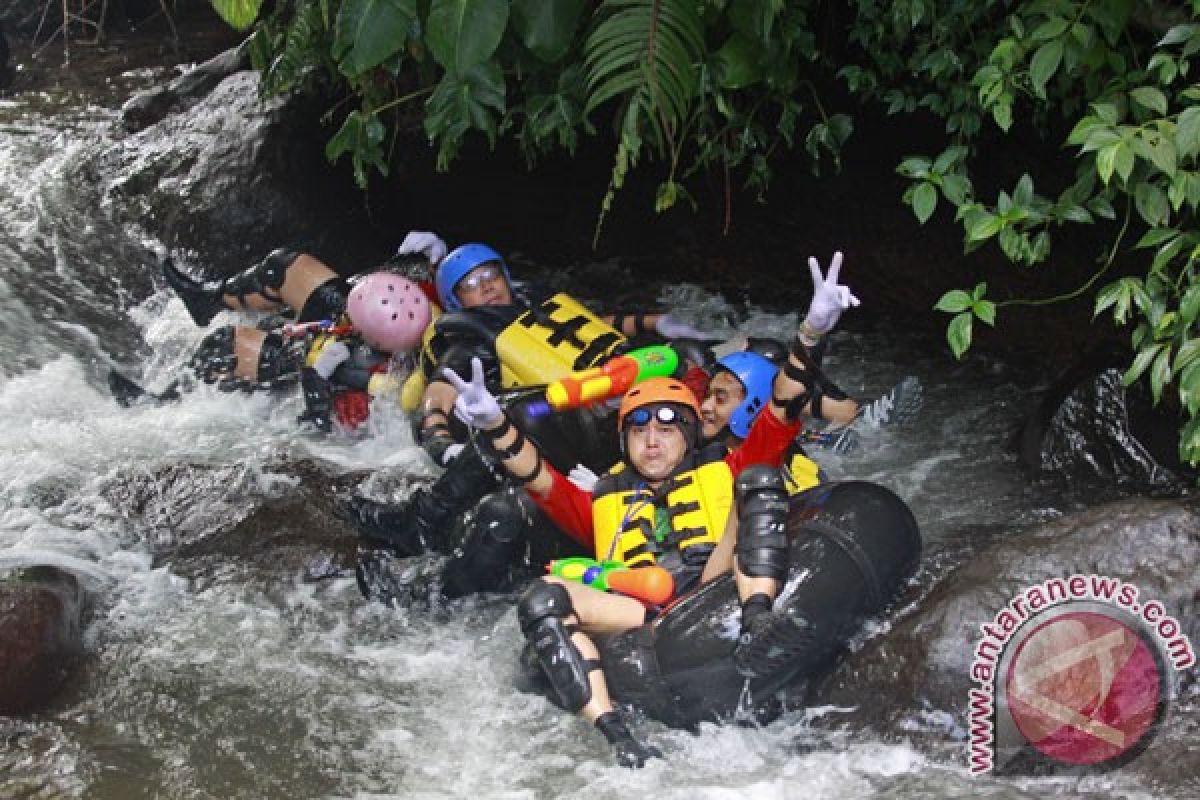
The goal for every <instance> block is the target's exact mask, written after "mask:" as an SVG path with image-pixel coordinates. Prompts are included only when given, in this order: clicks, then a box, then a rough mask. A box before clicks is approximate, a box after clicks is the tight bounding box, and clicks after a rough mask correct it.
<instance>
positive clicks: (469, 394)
mask: <svg viewBox="0 0 1200 800" xmlns="http://www.w3.org/2000/svg"><path fill="white" fill-rule="evenodd" d="M445 375H446V380H448V381H450V385H451V386H453V387H454V388H455V389H457V390H458V397H456V398H455V399H454V416H456V417H458V418H459V419H461V420H462V421H463V422H464V423H466V425H467V426H468V427H471V428H476V429H479V428H483V429H488V428H495V427H496V426H497V425H499V424H500V423H501V421H503V419H504V412H503V411H502V410H501V409H500V404H499V403H498V402H496V398H495V397H493V396H492V393H491V392H489V391H488V388H487V386H485V385H484V383H483V362H481V361H480V360H479V359H478V358H472V359H471V382H470V383H468V382H467V381H464V380H463V379H462V378H460V377H459V376H458V373H456V372H455V371H454V370H452V369H447V370H446V371H445Z"/></svg>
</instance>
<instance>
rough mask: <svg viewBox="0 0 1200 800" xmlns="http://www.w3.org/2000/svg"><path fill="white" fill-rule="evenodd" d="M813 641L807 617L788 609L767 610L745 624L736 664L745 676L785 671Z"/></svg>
mask: <svg viewBox="0 0 1200 800" xmlns="http://www.w3.org/2000/svg"><path fill="white" fill-rule="evenodd" d="M811 644H812V635H811V631H810V629H809V624H808V622H807V620H805V619H804V618H803V617H798V616H796V615H794V614H789V613H788V612H786V611H764V612H762V613H760V614H757V615H755V616H754V617H752V618H751V619H750V620H749V621H748V622H747V623H746V624H744V625H743V626H742V635H741V636H740V637H739V638H738V643H737V647H735V648H734V650H733V665H734V667H735V668H736V669H737V671H738V674H740V675H742V676H743V677H746V678H763V677H768V676H771V675H775V674H778V673H781V672H783V671H786V670H787V669H788V668H789V666H790V665H791V664H792V662H793V661H796V660H797V659H798V658H799V657H800V656H802V655H803V654H804V651H805V650H807V649H808V648H809V647H810V646H811Z"/></svg>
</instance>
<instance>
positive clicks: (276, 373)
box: [254, 333, 319, 388]
mask: <svg viewBox="0 0 1200 800" xmlns="http://www.w3.org/2000/svg"><path fill="white" fill-rule="evenodd" d="M300 367H301V358H300V356H299V354H298V353H297V352H295V351H294V350H292V349H291V348H289V347H288V346H287V343H286V342H285V341H284V339H283V336H281V335H280V334H278V333H268V334H267V335H266V336H265V337H264V338H263V343H262V347H261V348H260V349H259V351H258V367H257V369H256V370H255V373H254V379H255V380H256V381H258V383H259V384H260V385H262V386H265V387H271V388H273V387H276V386H279V385H281V384H285V383H288V382H290V381H294V380H295V379H296V376H297V375H298V374H299V372H300ZM318 377H319V376H318Z"/></svg>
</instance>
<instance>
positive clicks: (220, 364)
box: [192, 325, 238, 383]
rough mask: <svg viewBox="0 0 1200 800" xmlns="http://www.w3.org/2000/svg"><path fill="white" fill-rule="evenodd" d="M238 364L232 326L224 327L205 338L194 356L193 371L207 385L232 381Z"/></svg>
mask: <svg viewBox="0 0 1200 800" xmlns="http://www.w3.org/2000/svg"><path fill="white" fill-rule="evenodd" d="M237 363H238V359H237V355H235V353H234V327H233V326H232V325H223V326H222V327H220V328H217V329H216V330H215V331H213V332H212V333H210V334H208V335H207V336H205V337H204V338H203V339H201V340H200V346H199V347H197V348H196V352H195V353H193V354H192V370H193V371H194V372H195V373H196V377H197V378H199V379H200V380H202V381H204V382H205V383H217V382H218V381H227V380H230V379H232V378H233V373H234V370H235V369H237Z"/></svg>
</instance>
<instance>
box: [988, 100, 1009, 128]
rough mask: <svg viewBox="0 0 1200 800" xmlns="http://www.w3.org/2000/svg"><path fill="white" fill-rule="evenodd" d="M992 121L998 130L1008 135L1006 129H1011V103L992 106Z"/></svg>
mask: <svg viewBox="0 0 1200 800" xmlns="http://www.w3.org/2000/svg"><path fill="white" fill-rule="evenodd" d="M992 119H993V120H995V122H996V125H997V126H998V127H999V128H1000V130H1002V131H1004V132H1005V133H1008V129H1009V128H1011V127H1012V121H1013V116H1012V103H997V104H996V105H994V106H992Z"/></svg>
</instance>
